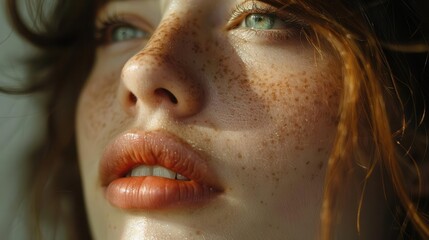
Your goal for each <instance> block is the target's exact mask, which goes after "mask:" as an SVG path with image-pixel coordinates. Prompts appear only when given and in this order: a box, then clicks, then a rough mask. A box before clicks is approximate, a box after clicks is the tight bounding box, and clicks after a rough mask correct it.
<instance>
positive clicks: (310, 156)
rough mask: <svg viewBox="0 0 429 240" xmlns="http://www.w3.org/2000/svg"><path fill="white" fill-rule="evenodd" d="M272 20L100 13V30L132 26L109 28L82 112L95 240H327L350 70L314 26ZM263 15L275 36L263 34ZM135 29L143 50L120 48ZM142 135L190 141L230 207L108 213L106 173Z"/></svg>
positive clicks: (162, 11) (178, 10)
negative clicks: (115, 156)
mask: <svg viewBox="0 0 429 240" xmlns="http://www.w3.org/2000/svg"><path fill="white" fill-rule="evenodd" d="M237 5H238V6H239V7H236V6H237ZM261 9H264V10H263V11H265V12H263V13H261V11H262V10H261ZM269 11H271V12H272V11H273V10H272V7H270V5H268V4H266V3H262V2H259V1H239V0H237V1H233V0H220V1H198V0H186V1H181V0H171V1H159V0H141V1H112V2H110V3H107V4H106V6H105V7H104V8H102V9H101V11H100V13H99V17H98V19H99V21H100V22H103V21H105V19H108V18H109V17H110V18H112V16H113V19H116V21H118V20H119V23H114V24H110V27H109V28H107V30H106V29H105V28H102V27H100V26H102V25H103V24H102V23H98V25H99V27H100V28H102V29H104V31H102V32H101V33H102V40H103V42H102V43H101V44H100V46H99V47H98V49H97V56H96V63H95V66H94V68H93V71H92V73H91V75H90V77H89V78H88V80H87V83H86V86H85V87H84V90H83V91H82V93H81V96H80V100H79V105H78V112H77V134H78V152H79V163H80V168H81V174H82V178H83V186H84V194H85V201H86V207H87V212H88V215H89V222H90V226H91V230H92V234H93V237H94V239H143V238H144V239H204V238H206V239H263V238H264V237H266V236H270V239H285V238H286V239H314V238H316V236H317V234H318V233H319V227H320V226H319V225H320V224H319V222H320V216H319V215H320V210H321V199H322V195H323V184H324V174H325V169H326V163H327V160H328V158H329V154H330V150H331V148H332V144H333V140H334V138H335V133H336V123H337V111H338V106H339V101H340V94H341V89H342V87H341V84H342V72H341V68H340V67H339V66H341V65H340V64H341V63H340V62H339V60H338V58H337V57H335V56H336V55H335V53H334V52H333V51H332V50H330V49H331V48H329V47H327V46H323V44H321V47H320V49H321V50H322V53H320V52H319V51H318V50H320V49H316V48H315V47H314V46H313V45H312V44H311V43H310V42H309V41H308V39H307V37H310V38H311V34H307V33H306V28H308V26H305V24H304V23H302V22H300V21H298V20H293V17H290V16H283V15H282V16H275V15H273V14H268V13H267V12H269ZM231 13H232V14H231ZM258 13H259V14H262V15H261V16H262V17H264V21H263V22H262V23H263V24H262V25H253V28H252V27H251V26H252V25H251V24H255V23H256V22H255V21H256V20H257V18H256V19H255V18H254V19H252V18H251V16H250V15H252V14H258ZM253 16H255V15H253ZM288 17H289V18H290V19H286V18H288ZM267 18H268V20H267ZM252 21H253V22H252ZM124 23H125V24H124ZM112 25H113V26H112ZM124 26H125V27H126V28H125V30H126V31H128V30H130V31H131V32H127V33H126V34H131V36H132V37H131V38H129V39H120V40H118V39H117V38H115V37H123V36H128V35H126V34H124V35H121V34H119V35H115V34H116V33H118V32H119V31H120V30H121V29H120V27H124ZM130 26H132V27H131V28H130ZM267 26H268V28H271V29H267ZM104 27H106V26H104ZM125 30H124V31H125ZM133 34H134V35H133ZM106 35H107V36H106ZM129 130H139V131H145V132H151V131H164V132H168V133H169V134H173V135H175V136H177V137H178V138H180V139H182V140H183V141H185V142H186V143H187V144H189V145H190V146H192V148H194V149H195V150H196V151H198V152H199V153H201V154H202V155H203V156H204V157H205V160H206V161H207V164H208V165H209V169H210V171H212V172H213V175H214V176H215V178H216V181H217V183H218V185H219V186H221V188H222V193H221V194H220V195H219V196H218V197H216V198H214V199H211V200H209V201H208V202H207V203H204V204H202V205H201V206H196V207H172V208H166V209H134V210H129V209H128V210H127V209H120V208H117V207H115V206H114V205H112V204H111V203H109V201H108V200H106V198H105V194H104V189H103V186H102V185H101V183H100V174H99V166H100V159H101V157H102V155H103V152H104V150H105V148H106V147H107V145H108V144H109V143H110V142H111V141H112V140H113V139H115V138H116V137H117V136H118V135H120V134H122V133H124V132H126V131H129ZM354 216H355V215H353V217H354ZM203 237H204V238H203Z"/></svg>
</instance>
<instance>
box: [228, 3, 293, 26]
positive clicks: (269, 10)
mask: <svg viewBox="0 0 429 240" xmlns="http://www.w3.org/2000/svg"><path fill="white" fill-rule="evenodd" d="M253 13H260V14H270V15H274V16H277V17H280V18H282V17H286V16H283V15H285V14H282V12H280V11H279V10H278V9H277V8H275V7H273V6H271V5H269V4H267V3H264V2H259V1H255V0H247V1H244V2H241V3H239V4H237V5H236V6H235V7H234V9H233V10H232V11H231V13H230V16H231V17H230V19H229V20H228V23H227V27H226V30H231V29H233V28H235V27H237V25H238V24H239V22H240V21H242V20H243V19H244V18H245V17H246V16H247V15H248V14H253Z"/></svg>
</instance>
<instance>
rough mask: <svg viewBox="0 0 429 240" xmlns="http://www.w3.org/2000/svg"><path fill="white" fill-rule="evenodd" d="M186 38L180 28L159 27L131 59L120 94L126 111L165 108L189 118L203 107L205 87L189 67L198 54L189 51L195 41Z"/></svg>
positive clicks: (130, 112) (172, 113)
mask: <svg viewBox="0 0 429 240" xmlns="http://www.w3.org/2000/svg"><path fill="white" fill-rule="evenodd" d="M164 26H168V24H164ZM185 38H187V37H186V36H183V31H181V30H180V27H176V28H172V27H164V28H163V27H162V26H160V27H159V29H158V30H157V31H155V33H154V35H153V36H152V38H151V39H150V40H149V42H148V43H147V45H146V46H145V48H144V49H142V50H141V51H140V52H139V53H138V54H136V55H134V56H133V57H132V58H131V59H130V60H128V62H127V63H126V64H125V66H124V68H123V69H122V76H121V86H120V94H119V95H120V99H121V100H120V101H121V102H122V104H121V105H122V106H123V108H124V109H125V111H126V112H127V113H129V114H136V113H138V112H139V111H140V110H141V111H154V110H156V109H160V108H162V109H163V110H166V111H167V112H168V114H169V115H171V116H173V117H175V118H186V117H190V116H193V115H195V114H197V113H198V112H199V111H200V110H201V108H202V106H203V104H204V88H203V86H202V82H201V81H200V80H199V79H198V76H197V74H195V73H194V72H193V70H192V66H190V65H191V63H192V61H191V60H190V59H192V60H195V58H196V56H195V54H194V53H192V52H191V51H188V50H187V46H189V44H190V41H196V40H195V39H191V38H188V39H185Z"/></svg>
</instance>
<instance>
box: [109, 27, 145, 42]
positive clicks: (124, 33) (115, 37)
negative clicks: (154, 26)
mask: <svg viewBox="0 0 429 240" xmlns="http://www.w3.org/2000/svg"><path fill="white" fill-rule="evenodd" d="M148 35H149V34H148V33H147V32H145V31H142V30H140V29H138V28H136V27H133V26H129V25H122V26H117V27H116V28H114V29H112V30H111V36H110V37H111V41H112V42H121V41H127V40H132V39H136V38H145V37H148Z"/></svg>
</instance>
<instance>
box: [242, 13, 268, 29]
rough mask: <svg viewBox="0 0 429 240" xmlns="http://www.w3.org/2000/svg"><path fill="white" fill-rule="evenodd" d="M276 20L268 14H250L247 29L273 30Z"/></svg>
mask: <svg viewBox="0 0 429 240" xmlns="http://www.w3.org/2000/svg"><path fill="white" fill-rule="evenodd" d="M274 21H275V18H274V17H273V16H270V15H267V14H256V13H254V14H249V15H248V16H247V17H246V20H245V23H246V27H248V28H252V29H272V28H273V27H274Z"/></svg>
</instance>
